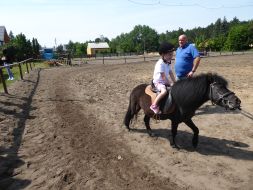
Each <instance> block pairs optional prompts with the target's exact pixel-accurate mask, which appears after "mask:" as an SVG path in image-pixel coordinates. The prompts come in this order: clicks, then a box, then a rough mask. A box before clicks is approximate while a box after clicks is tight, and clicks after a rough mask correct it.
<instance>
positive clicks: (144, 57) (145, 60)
mask: <svg viewBox="0 0 253 190" xmlns="http://www.w3.org/2000/svg"><path fill="white" fill-rule="evenodd" d="M143 57H144V62H145V61H146V58H145V54H143Z"/></svg>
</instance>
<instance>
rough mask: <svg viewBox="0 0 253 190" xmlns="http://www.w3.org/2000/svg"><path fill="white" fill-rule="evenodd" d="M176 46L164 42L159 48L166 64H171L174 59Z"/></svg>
mask: <svg viewBox="0 0 253 190" xmlns="http://www.w3.org/2000/svg"><path fill="white" fill-rule="evenodd" d="M174 50H175V49H174V46H173V45H172V44H171V43H168V42H163V43H161V45H160V47H159V54H160V55H161V56H162V58H163V60H164V61H165V62H170V61H171V59H172V57H173V51H174Z"/></svg>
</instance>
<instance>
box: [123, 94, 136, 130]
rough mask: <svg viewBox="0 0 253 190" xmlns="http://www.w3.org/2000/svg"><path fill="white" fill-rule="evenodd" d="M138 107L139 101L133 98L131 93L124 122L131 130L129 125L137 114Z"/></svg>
mask: <svg viewBox="0 0 253 190" xmlns="http://www.w3.org/2000/svg"><path fill="white" fill-rule="evenodd" d="M136 107H137V103H136V101H135V100H134V99H133V95H132V94H131V95H130V99H129V105H128V109H127V112H126V115H125V119H124V124H125V126H126V128H127V129H128V130H130V128H129V125H130V123H131V122H132V119H133V118H134V116H135V115H136V114H137V112H136Z"/></svg>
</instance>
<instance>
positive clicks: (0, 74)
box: [0, 68, 8, 94]
mask: <svg viewBox="0 0 253 190" xmlns="http://www.w3.org/2000/svg"><path fill="white" fill-rule="evenodd" d="M0 77H1V80H2V83H3V87H4V92H5V93H6V94H8V90H7V86H6V83H5V80H4V75H3V70H2V68H1V69H0Z"/></svg>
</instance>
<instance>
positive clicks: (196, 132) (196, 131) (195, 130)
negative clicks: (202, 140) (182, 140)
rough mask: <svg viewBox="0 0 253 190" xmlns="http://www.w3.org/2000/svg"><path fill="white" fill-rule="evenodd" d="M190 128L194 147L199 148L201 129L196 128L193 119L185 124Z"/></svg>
mask: <svg viewBox="0 0 253 190" xmlns="http://www.w3.org/2000/svg"><path fill="white" fill-rule="evenodd" d="M184 123H185V124H186V125H187V126H188V127H190V128H191V129H192V131H193V133H194V134H193V138H192V146H193V147H194V148H196V147H197V146H198V142H199V129H198V127H196V125H195V124H194V123H193V121H192V120H191V119H188V120H187V121H185V122H184Z"/></svg>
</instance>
